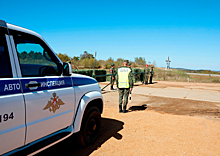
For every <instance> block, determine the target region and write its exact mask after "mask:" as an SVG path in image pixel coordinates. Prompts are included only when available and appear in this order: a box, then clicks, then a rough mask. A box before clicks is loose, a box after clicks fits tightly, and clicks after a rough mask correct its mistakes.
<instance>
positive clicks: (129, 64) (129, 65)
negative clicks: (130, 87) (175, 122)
mask: <svg viewBox="0 0 220 156" xmlns="http://www.w3.org/2000/svg"><path fill="white" fill-rule="evenodd" d="M128 67H129V68H130V69H131V72H132V68H131V62H129V63H128Z"/></svg>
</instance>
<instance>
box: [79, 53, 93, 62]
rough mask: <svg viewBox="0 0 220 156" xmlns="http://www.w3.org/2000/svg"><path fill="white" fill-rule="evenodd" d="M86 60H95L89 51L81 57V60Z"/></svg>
mask: <svg viewBox="0 0 220 156" xmlns="http://www.w3.org/2000/svg"><path fill="white" fill-rule="evenodd" d="M86 58H87V59H90V58H94V56H93V55H92V54H89V53H88V52H87V51H84V53H83V54H81V55H80V60H83V59H86Z"/></svg>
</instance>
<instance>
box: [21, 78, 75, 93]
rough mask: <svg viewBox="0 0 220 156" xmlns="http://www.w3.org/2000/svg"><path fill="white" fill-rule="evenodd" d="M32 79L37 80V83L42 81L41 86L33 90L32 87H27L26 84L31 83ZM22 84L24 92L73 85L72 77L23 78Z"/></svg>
mask: <svg viewBox="0 0 220 156" xmlns="http://www.w3.org/2000/svg"><path fill="white" fill-rule="evenodd" d="M30 81H36V82H37V83H41V86H40V87H38V88H37V89H33V90H31V89H30V88H25V84H28V83H30ZM21 84H22V89H23V93H28V92H36V91H43V90H50V89H59V88H66V87H72V81H71V79H70V77H64V78H38V79H21Z"/></svg>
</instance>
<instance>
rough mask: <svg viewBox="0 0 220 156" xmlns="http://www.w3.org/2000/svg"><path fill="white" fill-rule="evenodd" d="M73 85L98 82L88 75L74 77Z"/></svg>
mask: <svg viewBox="0 0 220 156" xmlns="http://www.w3.org/2000/svg"><path fill="white" fill-rule="evenodd" d="M72 80H73V86H82V85H89V84H94V83H97V81H96V80H95V79H93V78H87V77H72Z"/></svg>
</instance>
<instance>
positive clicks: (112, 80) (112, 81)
mask: <svg viewBox="0 0 220 156" xmlns="http://www.w3.org/2000/svg"><path fill="white" fill-rule="evenodd" d="M114 65H115V64H114V63H112V64H111V66H112V67H111V68H110V73H111V74H116V70H115V68H114ZM114 82H115V75H113V76H111V80H110V83H111V90H113V89H114V88H113V85H114Z"/></svg>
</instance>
